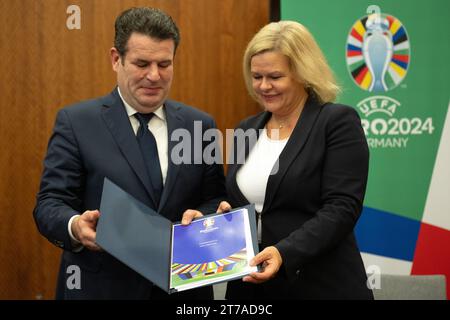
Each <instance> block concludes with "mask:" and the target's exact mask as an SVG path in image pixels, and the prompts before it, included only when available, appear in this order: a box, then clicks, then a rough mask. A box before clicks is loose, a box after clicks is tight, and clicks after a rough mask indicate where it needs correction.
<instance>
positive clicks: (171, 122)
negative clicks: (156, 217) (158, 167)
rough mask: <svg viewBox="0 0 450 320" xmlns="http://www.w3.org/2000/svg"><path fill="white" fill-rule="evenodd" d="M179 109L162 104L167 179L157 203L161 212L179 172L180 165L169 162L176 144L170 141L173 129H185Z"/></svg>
mask: <svg viewBox="0 0 450 320" xmlns="http://www.w3.org/2000/svg"><path fill="white" fill-rule="evenodd" d="M179 108H180V107H177V106H174V105H172V104H171V103H170V101H166V102H165V103H164V109H165V112H166V121H167V138H168V140H169V141H168V148H167V152H168V162H169V163H168V166H167V177H166V183H165V185H164V189H163V193H162V195H161V201H160V203H159V211H160V212H161V211H162V208H163V207H164V205H165V204H166V202H167V199H168V197H169V195H170V192H171V190H172V189H173V187H174V185H175V183H176V180H177V175H178V172H179V171H180V166H181V165H176V164H174V163H173V161H172V160H171V154H172V149H173V148H174V146H175V145H176V144H177V143H178V142H176V141H172V139H171V135H172V132H173V131H174V130H175V129H179V128H185V127H186V126H185V122H184V119H183V118H182V117H181V116H180V115H179V114H178V113H177V110H178V109H179Z"/></svg>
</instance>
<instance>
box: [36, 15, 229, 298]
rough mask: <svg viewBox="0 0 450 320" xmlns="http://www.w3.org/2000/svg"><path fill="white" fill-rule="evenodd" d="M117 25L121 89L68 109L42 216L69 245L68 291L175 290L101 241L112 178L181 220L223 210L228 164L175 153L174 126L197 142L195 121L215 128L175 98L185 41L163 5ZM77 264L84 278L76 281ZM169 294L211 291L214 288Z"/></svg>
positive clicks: (51, 160) (40, 204) (53, 146)
mask: <svg viewBox="0 0 450 320" xmlns="http://www.w3.org/2000/svg"><path fill="white" fill-rule="evenodd" d="M115 31H116V34H115V43H114V47H113V48H111V61H112V66H113V69H114V71H115V72H116V73H117V81H118V87H117V88H115V89H114V90H113V92H112V93H111V94H109V95H107V96H105V97H102V98H97V99H93V100H90V101H86V102H82V103H78V104H75V105H73V106H69V107H66V108H64V109H62V110H60V111H59V112H58V115H57V117H56V123H55V127H54V131H53V134H52V137H51V138H50V142H49V145H48V151H47V156H46V158H45V161H44V172H43V176H42V181H41V186H40V191H39V193H38V196H37V204H36V208H35V210H34V218H35V221H36V224H37V226H38V228H39V231H40V232H41V233H42V234H43V235H44V236H45V237H46V238H47V239H48V240H50V241H51V242H52V243H54V244H55V245H56V246H58V247H61V248H62V249H64V251H63V254H62V260H61V265H60V270H59V277H58V285H57V293H56V296H57V298H59V299H149V298H152V299H158V298H162V299H165V298H169V296H168V295H167V294H166V293H164V292H163V291H162V290H160V289H159V288H157V287H155V286H153V285H152V283H150V282H149V281H147V280H146V279H144V278H143V277H142V276H140V275H139V274H137V273H136V272H134V271H133V270H131V269H130V268H128V267H127V266H125V265H124V264H122V263H121V262H119V261H118V260H116V259H115V258H113V257H112V256H111V255H109V254H108V253H106V252H104V251H102V250H101V248H99V246H98V245H97V244H96V242H95V237H96V224H97V221H98V219H99V216H100V214H101V213H100V212H99V211H98V210H97V209H98V208H99V206H100V199H101V193H102V187H103V181H104V178H105V177H107V178H108V179H110V180H111V181H113V182H114V183H115V184H117V185H118V186H119V187H121V188H122V189H124V190H126V191H127V192H128V193H130V194H131V195H132V196H133V197H135V198H136V199H138V200H139V201H141V202H142V203H144V204H146V205H147V206H149V207H151V208H153V209H154V210H156V211H158V212H159V213H160V214H161V215H163V216H165V217H166V218H168V219H170V220H172V221H177V220H181V219H182V217H183V216H184V217H188V218H189V219H192V218H193V217H198V216H201V215H202V213H208V212H213V211H215V209H216V208H217V204H218V203H219V200H220V199H221V198H223V196H224V192H225V191H224V190H225V189H224V177H223V168H222V166H221V165H219V164H207V163H205V162H204V161H198V159H197V158H198V157H199V156H200V157H201V155H198V154H192V156H191V159H190V160H191V161H185V162H184V163H182V164H177V163H179V161H174V160H179V159H175V158H174V157H176V156H177V153H176V152H175V150H174V147H175V146H176V145H177V142H176V141H172V140H171V139H170V138H171V136H172V133H174V132H175V131H176V130H177V129H180V130H182V131H183V132H189V133H190V134H191V140H192V139H194V135H193V133H194V127H195V128H196V130H198V129H197V128H201V130H202V133H203V132H204V131H205V130H208V129H210V128H215V122H214V120H213V119H212V118H211V117H210V116H208V115H207V114H205V113H203V112H201V111H199V110H196V109H194V108H192V107H189V106H186V105H183V104H181V103H178V102H174V101H170V100H167V96H168V94H169V90H170V87H171V84H172V78H173V62H174V56H175V51H176V48H177V46H178V43H179V33H178V28H177V26H176V25H175V23H174V22H173V21H172V19H171V18H170V17H169V16H168V15H166V14H165V13H164V12H162V11H160V10H156V9H151V8H133V9H129V10H127V11H125V12H123V13H122V14H121V15H120V16H119V17H118V18H117V20H116V23H115ZM144 137H145V138H144ZM190 142H192V145H193V140H192V141H190ZM202 147H203V148H202V151H203V149H204V148H205V147H206V145H205V144H204V143H202ZM175 149H176V150H178V149H177V148H175ZM172 151H174V152H172ZM202 154H203V152H202ZM152 157H153V158H152ZM194 158H195V160H196V161H194ZM183 159H186V158H185V157H184V156H183ZM199 162H200V163H199ZM190 208H194V209H190ZM123 214H127V213H126V212H124V213H123ZM74 266H75V267H78V268H79V270H80V281H81V283H80V284H81V285H78V286H70V285H68V283H70V281H68V280H70V279H69V278H70V276H71V272H70V270H73V269H71V268H73V267H74ZM170 297H174V298H189V299H192V298H194V299H195V298H203V299H209V298H212V288H211V287H204V288H199V289H195V290H189V291H187V292H184V293H181V294H174V295H171V296H170Z"/></svg>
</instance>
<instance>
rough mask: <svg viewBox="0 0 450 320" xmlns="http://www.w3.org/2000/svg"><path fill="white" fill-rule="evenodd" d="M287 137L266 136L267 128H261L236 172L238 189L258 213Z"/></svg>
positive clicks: (276, 168)
mask: <svg viewBox="0 0 450 320" xmlns="http://www.w3.org/2000/svg"><path fill="white" fill-rule="evenodd" d="M288 139H289V138H286V139H283V140H272V139H270V138H269V137H268V136H267V130H266V129H263V130H262V131H261V133H260V135H259V138H258V141H257V142H256V143H255V146H254V147H253V149H252V150H251V151H250V153H249V155H248V157H247V160H246V161H245V163H244V165H243V166H242V167H241V168H240V169H239V171H238V172H237V175H236V182H237V185H238V186H239V189H240V190H241V192H242V194H243V195H244V196H245V198H247V200H248V201H249V203H254V204H255V209H256V211H257V212H258V213H260V212H261V211H262V209H263V207H264V198H265V196H266V187H267V181H268V180H269V176H270V175H271V174H276V173H277V172H278V169H279V165H278V158H279V157H280V154H281V152H282V151H283V149H284V147H285V146H286V143H287V142H288ZM258 216H259V215H258ZM260 224H261V219H258V240H259V241H261V238H260V235H261V226H260Z"/></svg>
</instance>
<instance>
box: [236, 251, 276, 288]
mask: <svg viewBox="0 0 450 320" xmlns="http://www.w3.org/2000/svg"><path fill="white" fill-rule="evenodd" d="M261 263H262V267H263V268H262V271H261V272H252V273H251V274H249V275H248V276H245V277H244V278H243V279H242V280H243V281H245V282H251V283H262V282H265V281H267V280H269V279H272V278H273V277H275V275H276V274H277V272H278V270H280V267H281V264H282V263H283V259H282V258H281V255H280V252H279V251H278V249H277V248H275V247H267V248H265V249H264V250H263V251H261V252H260V253H258V254H257V255H256V256H255V257H254V258H253V259H252V260H251V261H250V266H252V267H253V266H256V265H258V264H261Z"/></svg>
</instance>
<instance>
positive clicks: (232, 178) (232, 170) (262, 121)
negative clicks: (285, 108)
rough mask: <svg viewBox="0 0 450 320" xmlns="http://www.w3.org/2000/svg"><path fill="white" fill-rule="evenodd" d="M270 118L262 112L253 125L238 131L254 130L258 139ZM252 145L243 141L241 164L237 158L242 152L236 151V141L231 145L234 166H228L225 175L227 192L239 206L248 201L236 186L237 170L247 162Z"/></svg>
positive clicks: (239, 158)
mask: <svg viewBox="0 0 450 320" xmlns="http://www.w3.org/2000/svg"><path fill="white" fill-rule="evenodd" d="M270 117H271V113H270V112H267V111H266V112H263V113H261V115H260V116H258V117H257V118H256V121H255V122H254V123H251V124H249V126H247V127H243V128H240V129H243V130H244V131H246V130H248V129H252V130H256V136H257V138H259V130H260V129H263V128H264V126H265V125H266V123H267V121H269V119H270ZM253 147H254V145H251V144H250V140H249V139H248V138H246V139H245V149H244V152H245V155H244V162H242V160H243V159H242V157H240V156H237V154H239V152H242V150H237V149H236V148H237V145H236V140H235V141H234V143H233V148H234V154H235V156H234V159H232V161H233V163H234V165H231V166H228V169H229V170H228V174H227V180H228V183H230V184H231V187H230V188H228V192H230V193H233V195H232V196H233V198H234V199H237V201H238V203H239V205H243V204H244V203H245V204H247V203H248V200H247V198H246V197H245V196H244V195H243V194H242V192H241V189H239V186H238V185H237V180H236V175H237V172H238V170H239V169H240V168H241V167H242V166H243V165H244V163H245V161H247V158H248V155H249V154H250V151H251V150H252V149H253ZM228 177H229V178H228Z"/></svg>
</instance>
